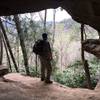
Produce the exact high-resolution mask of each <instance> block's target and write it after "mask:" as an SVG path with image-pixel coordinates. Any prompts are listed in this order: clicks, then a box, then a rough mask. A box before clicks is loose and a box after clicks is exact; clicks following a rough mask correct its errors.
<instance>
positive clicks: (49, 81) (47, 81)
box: [45, 79, 53, 84]
mask: <svg viewBox="0 0 100 100" xmlns="http://www.w3.org/2000/svg"><path fill="white" fill-rule="evenodd" d="M45 83H47V84H52V83H53V81H51V80H48V79H47V80H45Z"/></svg>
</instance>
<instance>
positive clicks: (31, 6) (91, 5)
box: [0, 0, 100, 31]
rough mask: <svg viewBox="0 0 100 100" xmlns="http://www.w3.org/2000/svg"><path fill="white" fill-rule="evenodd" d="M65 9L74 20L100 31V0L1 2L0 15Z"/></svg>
mask: <svg viewBox="0 0 100 100" xmlns="http://www.w3.org/2000/svg"><path fill="white" fill-rule="evenodd" d="M60 6H61V7H62V8H64V9H65V10H66V11H67V12H68V13H69V14H70V15H71V16H72V18H73V19H74V20H76V21H78V22H80V23H84V24H88V25H90V26H92V27H93V28H95V29H97V30H99V31H100V0H1V1H0V15H2V16H3V15H13V14H18V13H26V12H36V11H40V10H44V9H48V8H57V7H60Z"/></svg>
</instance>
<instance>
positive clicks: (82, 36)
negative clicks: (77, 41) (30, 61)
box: [81, 24, 92, 89]
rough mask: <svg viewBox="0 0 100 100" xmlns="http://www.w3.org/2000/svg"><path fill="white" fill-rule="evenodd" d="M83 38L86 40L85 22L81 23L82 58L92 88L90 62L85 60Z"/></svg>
mask: <svg viewBox="0 0 100 100" xmlns="http://www.w3.org/2000/svg"><path fill="white" fill-rule="evenodd" d="M83 40H84V24H81V58H82V62H83V66H84V70H85V75H86V79H87V83H88V88H89V89H92V84H91V78H90V72H89V67H88V62H87V60H85V56H84V50H83V44H82V42H83Z"/></svg>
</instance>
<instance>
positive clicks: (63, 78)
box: [54, 60, 100, 88]
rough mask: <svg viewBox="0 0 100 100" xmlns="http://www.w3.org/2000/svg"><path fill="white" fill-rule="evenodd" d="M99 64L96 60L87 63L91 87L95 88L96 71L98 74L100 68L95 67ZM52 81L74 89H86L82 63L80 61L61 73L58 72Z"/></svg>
mask: <svg viewBox="0 0 100 100" xmlns="http://www.w3.org/2000/svg"><path fill="white" fill-rule="evenodd" d="M99 64H100V63H99V62H98V61H97V60H92V61H90V62H89V65H90V67H89V68H90V76H91V82H92V87H95V86H96V84H97V78H96V75H97V72H98V70H99V72H100V68H99V67H97V66H98V65H99ZM99 74H100V73H99ZM54 80H55V81H56V82H59V83H61V84H63V85H66V86H69V87H74V88H76V87H86V84H87V81H86V76H85V71H84V70H83V68H82V63H81V62H80V61H77V62H75V63H74V64H73V65H71V66H69V67H68V68H67V69H66V70H64V71H63V72H60V71H59V70H58V71H57V72H56V73H55V75H54Z"/></svg>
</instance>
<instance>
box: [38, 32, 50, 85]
mask: <svg viewBox="0 0 100 100" xmlns="http://www.w3.org/2000/svg"><path fill="white" fill-rule="evenodd" d="M42 38H43V50H42V51H41V53H42V55H39V58H40V62H41V81H45V83H52V81H51V80H50V77H51V73H52V66H51V60H52V52H51V47H50V44H49V42H48V41H47V40H48V37H47V34H46V33H43V34H42Z"/></svg>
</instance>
